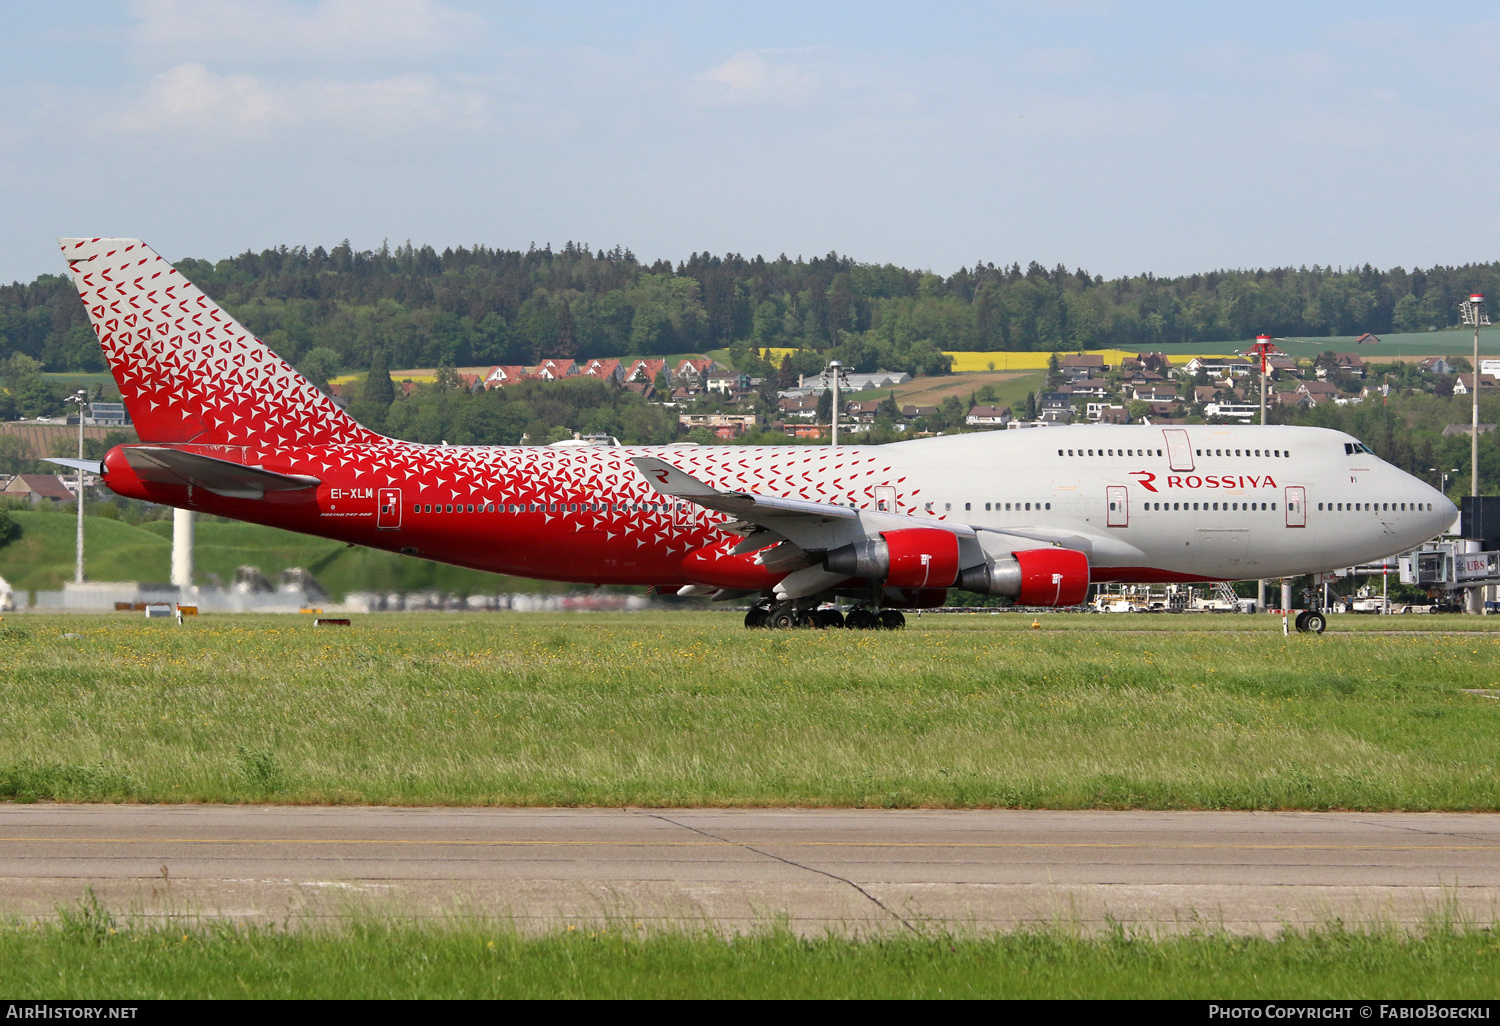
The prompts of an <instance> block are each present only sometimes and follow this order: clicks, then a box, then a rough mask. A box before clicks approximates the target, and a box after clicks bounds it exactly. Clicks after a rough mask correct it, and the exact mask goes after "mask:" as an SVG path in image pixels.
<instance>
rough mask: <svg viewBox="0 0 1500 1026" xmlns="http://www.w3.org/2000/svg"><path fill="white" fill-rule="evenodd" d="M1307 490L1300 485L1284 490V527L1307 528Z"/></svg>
mask: <svg viewBox="0 0 1500 1026" xmlns="http://www.w3.org/2000/svg"><path fill="white" fill-rule="evenodd" d="M1306 492H1307V490H1306V489H1305V488H1303V487H1302V486H1301V485H1291V486H1289V487H1288V488H1287V490H1286V526H1288V527H1306V526H1307V494H1306Z"/></svg>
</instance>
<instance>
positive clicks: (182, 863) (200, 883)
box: [0, 805, 1500, 933]
mask: <svg viewBox="0 0 1500 1026" xmlns="http://www.w3.org/2000/svg"><path fill="white" fill-rule="evenodd" d="M90 886H91V887H92V888H93V889H94V892H95V894H96V895H97V896H98V897H99V898H100V899H101V900H103V901H104V902H105V903H106V904H107V905H109V906H110V907H111V908H114V909H116V910H120V911H134V912H136V913H138V914H140V915H143V916H151V917H155V916H161V915H171V914H182V913H186V912H191V913H197V914H204V915H215V916H229V917H237V918H248V919H252V920H260V921H264V920H272V921H277V922H281V921H286V922H289V923H291V924H293V925H298V924H303V923H306V922H309V921H313V920H317V919H321V918H325V917H337V916H341V915H346V914H349V913H351V912H365V913H369V912H374V913H377V914H382V915H396V916H471V915H480V916H499V917H508V918H510V919H513V920H514V921H515V922H516V923H517V924H518V925H519V926H520V927H521V928H523V929H526V930H535V929H555V928H559V927H560V926H561V925H562V924H564V923H572V924H582V923H589V924H592V923H598V922H601V921H604V920H612V921H615V922H618V923H628V924H630V925H631V926H634V924H637V923H639V924H642V926H643V927H650V926H657V925H664V924H689V925H691V924H700V923H701V924H710V925H712V926H714V927H715V928H717V929H729V930H745V929H753V928H755V927H757V926H760V925H764V924H766V923H769V922H776V921H783V922H787V923H789V924H790V925H791V926H792V927H793V928H794V929H796V930H798V931H799V932H804V933H819V932H822V931H824V930H834V931H838V932H851V931H852V932H868V931H884V930H898V931H902V930H906V929H908V928H916V929H924V928H929V927H930V926H931V925H932V924H934V923H944V924H948V925H949V926H953V927H957V928H960V929H978V930H984V931H988V930H1005V929H1014V928H1016V927H1017V926H1021V925H1025V924H1029V923H1037V922H1058V921H1060V922H1067V923H1078V924H1081V925H1082V926H1084V927H1085V928H1088V929H1093V928H1098V927H1099V926H1100V925H1101V924H1104V923H1105V922H1106V916H1109V917H1112V918H1113V919H1115V920H1118V921H1121V922H1124V923H1126V924H1131V925H1138V926H1151V927H1152V928H1155V929H1159V930H1167V931H1177V930H1183V929H1191V928H1194V927H1195V926H1205V925H1206V926H1210V927H1223V928H1225V929H1229V930H1232V931H1235V932H1260V933H1265V932H1274V931H1276V930H1279V929H1280V928H1281V927H1282V926H1283V925H1284V924H1307V923H1318V922H1326V921H1328V920H1330V919H1332V918H1334V917H1340V918H1343V919H1344V920H1345V921H1360V922H1367V921H1371V920H1375V919H1385V920H1390V921H1398V922H1402V923H1415V922H1419V921H1421V920H1422V919H1423V918H1424V917H1429V916H1432V915H1434V914H1436V913H1438V912H1439V911H1440V910H1442V909H1443V908H1447V909H1448V910H1450V911H1458V912H1459V913H1460V914H1462V915H1464V916H1467V917H1470V918H1472V919H1475V920H1479V921H1482V922H1486V923H1487V922H1490V921H1492V920H1494V919H1496V918H1497V916H1500V815H1488V814H1366V813H1227V812H1017V811H934V810H889V811H886V810H857V809H840V810H816V809H744V810H716V809H675V810H651V809H397V808H367V807H360V808H300V807H271V808H265V807H245V806H161V805H156V806H145V805H135V806H131V805H109V806H101V805H5V806H0V914H11V915H20V916H23V917H28V918H30V917H36V916H49V915H52V914H55V909H56V906H57V904H58V903H59V902H61V903H72V902H75V901H77V900H79V898H80V897H81V896H82V895H83V893H84V890H85V888H86V887H90Z"/></svg>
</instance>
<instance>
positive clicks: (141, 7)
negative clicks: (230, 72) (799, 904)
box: [134, 0, 478, 61]
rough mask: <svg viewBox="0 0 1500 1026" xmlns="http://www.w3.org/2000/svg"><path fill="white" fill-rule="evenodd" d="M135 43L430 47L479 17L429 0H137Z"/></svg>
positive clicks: (322, 49) (339, 49)
mask: <svg viewBox="0 0 1500 1026" xmlns="http://www.w3.org/2000/svg"><path fill="white" fill-rule="evenodd" d="M134 11H135V15H136V17H137V19H138V21H139V24H138V25H137V27H136V29H135V33H134V39H135V42H136V43H137V44H139V45H140V46H142V47H144V48H146V49H147V50H148V51H152V52H156V53H157V54H159V55H160V54H164V55H165V56H166V57H167V59H169V60H174V61H193V60H199V61H208V60H215V59H217V60H236V59H244V58H247V57H259V58H265V57H271V58H285V57H316V58H325V59H326V58H337V57H352V58H369V57H400V56H411V55H413V54H418V53H431V52H433V51H438V50H443V49H446V48H448V47H450V46H452V45H454V44H455V43H457V42H459V41H461V40H462V39H463V38H464V36H465V34H467V33H469V32H471V31H472V30H474V29H475V28H476V27H477V25H478V19H477V18H476V17H475V16H474V15H472V14H469V13H467V12H463V11H457V10H454V9H452V8H449V7H445V6H443V5H442V4H439V3H436V2H434V0H321V2H319V3H315V4H312V5H311V6H308V5H304V4H296V3H290V2H287V0H136V2H135V4H134Z"/></svg>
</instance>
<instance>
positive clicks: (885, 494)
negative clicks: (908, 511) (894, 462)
mask: <svg viewBox="0 0 1500 1026" xmlns="http://www.w3.org/2000/svg"><path fill="white" fill-rule="evenodd" d="M875 509H876V510H877V511H878V512H881V513H894V512H896V489H895V488H893V487H891V486H890V485H878V486H877V487H876V488H875Z"/></svg>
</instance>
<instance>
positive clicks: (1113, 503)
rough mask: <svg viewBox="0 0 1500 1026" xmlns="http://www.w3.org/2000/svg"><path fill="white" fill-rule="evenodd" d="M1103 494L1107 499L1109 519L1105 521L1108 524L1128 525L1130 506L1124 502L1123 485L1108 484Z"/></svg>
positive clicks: (1115, 525) (1114, 525)
mask: <svg viewBox="0 0 1500 1026" xmlns="http://www.w3.org/2000/svg"><path fill="white" fill-rule="evenodd" d="M1104 494H1105V496H1106V498H1107V499H1108V500H1109V501H1108V506H1109V519H1108V521H1107V523H1108V524H1109V526H1110V527H1129V526H1130V507H1129V506H1127V505H1126V502H1125V486H1124V485H1109V486H1108V487H1106V488H1105V489H1104Z"/></svg>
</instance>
